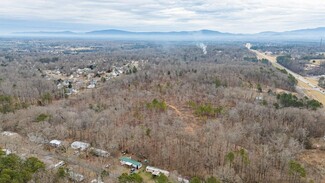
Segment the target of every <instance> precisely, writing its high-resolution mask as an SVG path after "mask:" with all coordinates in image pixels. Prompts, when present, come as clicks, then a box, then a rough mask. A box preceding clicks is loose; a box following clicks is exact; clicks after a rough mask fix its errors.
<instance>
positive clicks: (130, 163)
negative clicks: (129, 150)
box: [120, 157, 142, 169]
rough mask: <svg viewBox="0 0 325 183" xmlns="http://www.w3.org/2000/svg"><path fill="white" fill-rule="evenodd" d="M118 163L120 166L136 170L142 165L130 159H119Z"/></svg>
mask: <svg viewBox="0 0 325 183" xmlns="http://www.w3.org/2000/svg"><path fill="white" fill-rule="evenodd" d="M120 162H121V164H122V165H128V166H132V167H134V168H137V169H139V168H141V167H142V164H141V163H140V162H137V161H135V160H133V159H131V157H121V158H120Z"/></svg>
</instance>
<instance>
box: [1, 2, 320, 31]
mask: <svg viewBox="0 0 325 183" xmlns="http://www.w3.org/2000/svg"><path fill="white" fill-rule="evenodd" d="M0 17H1V18H2V19H1V20H0V24H1V23H2V24H3V22H4V20H7V22H9V20H10V21H13V24H14V25H15V26H16V27H19V22H21V21H25V24H26V23H27V22H34V23H35V24H37V22H48V24H51V23H52V24H59V25H65V24H71V25H74V26H72V29H73V30H74V31H76V30H75V29H77V30H79V29H80V28H81V27H82V29H86V28H85V27H87V26H86V25H88V27H89V30H93V28H95V27H96V28H107V29H108V28H121V29H127V30H133V31H171V30H199V29H214V30H219V31H223V32H235V33H239V32H240V33H253V32H260V31H270V30H272V31H283V30H291V29H298V28H307V27H320V26H325V25H324V22H325V1H323V0H308V1H305V0H285V1H283V0H264V1H261V0H192V1H187V0H171V1H165V0H137V1H134V0H119V1H115V0H78V1H75V0H52V1H48V0H1V2H0ZM14 21H16V22H15V23H14ZM78 25H79V26H78ZM7 27H9V26H7ZM54 27H55V26H54ZM21 28H23V27H21ZM66 28H67V29H69V30H71V27H69V26H66ZM44 29H46V28H44ZM50 29H53V26H51V27H50ZM57 29H64V26H58V28H57Z"/></svg>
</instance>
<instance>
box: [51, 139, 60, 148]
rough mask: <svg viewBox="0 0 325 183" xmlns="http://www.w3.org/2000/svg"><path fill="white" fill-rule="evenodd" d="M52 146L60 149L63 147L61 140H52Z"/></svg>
mask: <svg viewBox="0 0 325 183" xmlns="http://www.w3.org/2000/svg"><path fill="white" fill-rule="evenodd" d="M50 146H53V147H60V146H62V141H60V140H55V139H54V140H51V141H50Z"/></svg>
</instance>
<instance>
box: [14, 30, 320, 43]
mask: <svg viewBox="0 0 325 183" xmlns="http://www.w3.org/2000/svg"><path fill="white" fill-rule="evenodd" d="M17 34H18V35H20V36H48V37H51V36H62V37H86V38H87V37H95V38H97V37H104V38H114V39H115V38H116V39H143V40H146V39H148V40H149V39H155V40H227V41H236V40H239V41H246V40H247V41H250V40H280V41H281V40H313V41H316V40H319V39H320V38H321V37H325V27H319V28H314V29H300V30H293V31H285V32H272V31H267V32H260V33H256V34H233V33H224V32H219V31H214V30H205V29H204V30H198V31H171V32H132V31H124V30H118V29H108V30H95V31H91V32H84V33H76V32H71V31H61V32H44V31H41V32H20V33H15V35H17Z"/></svg>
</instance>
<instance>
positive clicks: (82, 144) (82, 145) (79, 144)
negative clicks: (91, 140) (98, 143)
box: [71, 141, 90, 151]
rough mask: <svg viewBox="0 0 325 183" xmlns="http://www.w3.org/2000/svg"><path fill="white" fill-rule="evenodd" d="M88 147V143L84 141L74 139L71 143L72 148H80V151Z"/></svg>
mask: <svg viewBox="0 0 325 183" xmlns="http://www.w3.org/2000/svg"><path fill="white" fill-rule="evenodd" d="M89 147H90V144H88V143H86V142H80V141H75V142H73V143H72V144H71V148H72V149H80V150H81V151H84V150H86V149H88V148H89Z"/></svg>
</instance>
